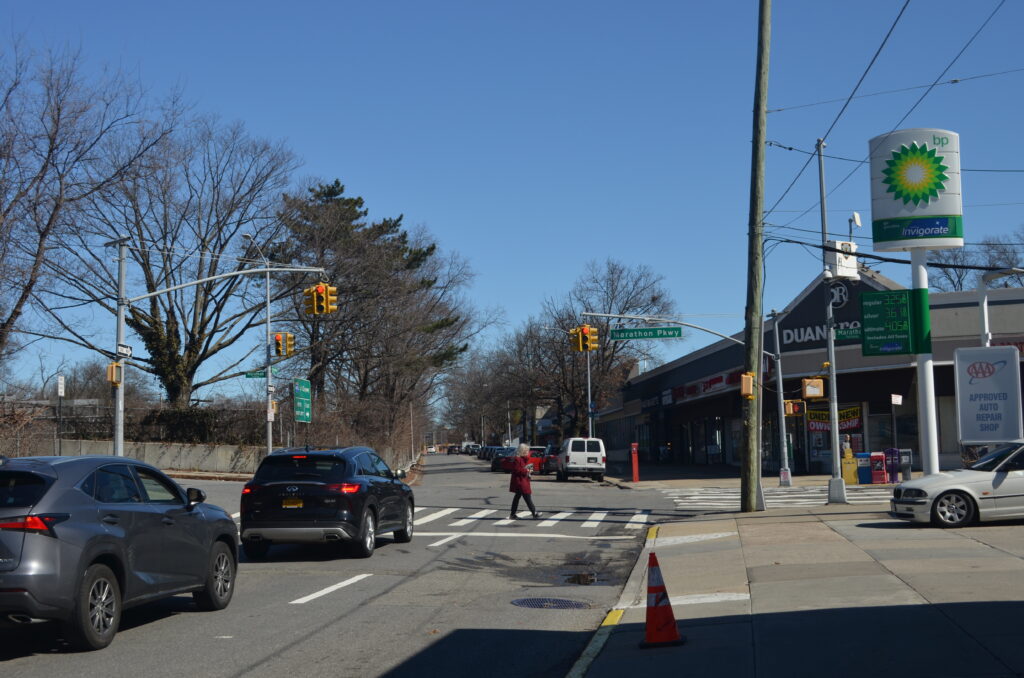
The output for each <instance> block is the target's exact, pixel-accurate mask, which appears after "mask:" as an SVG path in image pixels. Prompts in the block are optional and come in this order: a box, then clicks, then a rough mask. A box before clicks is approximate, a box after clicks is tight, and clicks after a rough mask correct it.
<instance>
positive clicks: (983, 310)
mask: <svg viewBox="0 0 1024 678" xmlns="http://www.w3.org/2000/svg"><path fill="white" fill-rule="evenodd" d="M1019 273H1024V268H1004V269H1001V270H998V271H989V272H988V273H986V274H985V275H983V276H981V277H980V278H978V295H979V299H978V311H979V312H980V314H981V345H982V346H989V345H991V344H992V333H991V332H989V331H988V284H989V283H990V282H992V281H993V280H996V279H998V278H1005V277H1006V276H1008V275H1017V274H1019Z"/></svg>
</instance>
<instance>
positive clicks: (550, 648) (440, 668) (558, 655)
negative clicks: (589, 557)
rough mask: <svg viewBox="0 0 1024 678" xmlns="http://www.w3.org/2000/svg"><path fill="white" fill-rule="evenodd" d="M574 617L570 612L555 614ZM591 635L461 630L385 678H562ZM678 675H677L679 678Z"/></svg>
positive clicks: (554, 613)
mask: <svg viewBox="0 0 1024 678" xmlns="http://www.w3.org/2000/svg"><path fill="white" fill-rule="evenodd" d="M551 614H552V615H571V614H573V613H572V611H571V610H551ZM590 636H591V633H590V632H572V631H532V630H510V629H460V630H456V631H452V632H451V633H448V634H447V635H445V636H442V637H440V638H438V639H437V640H436V641H435V642H434V643H433V644H432V645H431V646H430V647H428V648H427V649H425V650H423V651H422V652H419V653H417V654H415V655H413V656H412V657H410V658H409V659H407V660H406V661H405V662H403V663H402V664H400V665H398V666H396V667H395V668H394V669H392V670H390V671H388V672H386V673H383V674H380V675H381V676H382V677H383V678H424V676H444V677H445V678H480V677H481V676H486V677H487V678H506V677H507V678H549V677H550V678H556V677H557V678H563V676H565V674H567V673H568V672H569V670H570V669H571V668H572V666H573V663H575V661H576V657H578V656H579V655H580V654H581V653H582V652H583V649H584V647H586V644H587V643H588V642H589V641H590ZM677 675H678V674H677Z"/></svg>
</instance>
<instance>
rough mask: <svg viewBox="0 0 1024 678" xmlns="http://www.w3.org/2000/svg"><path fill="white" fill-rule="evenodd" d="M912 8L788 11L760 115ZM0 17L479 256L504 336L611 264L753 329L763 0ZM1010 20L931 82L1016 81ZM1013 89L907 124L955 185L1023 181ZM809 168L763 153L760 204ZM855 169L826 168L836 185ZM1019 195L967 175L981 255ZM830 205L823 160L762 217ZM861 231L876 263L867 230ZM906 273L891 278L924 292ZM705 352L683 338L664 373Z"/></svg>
mask: <svg viewBox="0 0 1024 678" xmlns="http://www.w3.org/2000/svg"><path fill="white" fill-rule="evenodd" d="M998 4H999V3H998V1H997V0H977V1H975V2H970V3H966V2H962V1H951V0H950V1H947V0H928V1H927V2H926V1H925V0H914V1H912V2H911V3H910V6H909V8H908V9H907V11H906V13H905V14H904V16H903V18H902V19H901V21H900V23H899V24H898V26H897V27H896V29H895V31H894V33H893V35H892V37H891V39H890V41H889V43H888V45H887V46H886V48H885V49H884V50H883V51H882V53H881V55H880V56H879V58H878V60H877V62H876V63H875V65H874V66H873V67H872V69H871V71H870V72H869V73H868V75H867V77H866V78H865V80H864V83H863V84H862V85H861V88H860V91H859V93H860V94H870V93H875V92H880V91H885V90H893V89H903V88H909V87H913V86H917V85H927V84H930V83H931V82H932V81H934V80H935V79H936V78H939V76H940V74H941V73H942V71H943V69H944V68H946V66H947V65H948V64H949V63H950V61H951V60H953V59H954V57H955V56H956V55H957V53H958V52H959V51H960V50H961V48H962V47H963V46H964V44H965V43H966V42H967V40H968V39H969V38H970V37H971V35H972V34H973V33H974V32H975V30H976V29H977V28H978V27H979V26H981V24H982V22H983V21H984V20H985V18H986V17H987V16H988V15H989V14H990V13H991V12H992V10H993V9H994V8H995V7H996V6H997V5H998ZM901 5H902V3H900V2H892V1H882V0H862V1H861V2H857V3H843V2H821V1H820V0H777V1H776V2H775V3H774V7H773V20H772V54H771V63H770V66H771V69H770V82H769V107H770V108H784V107H790V106H797V105H801V104H808V103H814V102H819V101H823V100H829V99H843V98H845V97H846V96H847V95H848V94H849V93H850V91H851V90H852V88H853V86H854V85H855V83H856V82H857V80H858V78H860V76H861V74H862V73H863V72H864V70H865V68H866V67H867V65H868V63H869V61H870V60H871V57H872V55H873V54H874V53H875V51H876V49H877V48H878V46H879V45H880V44H881V41H882V39H883V37H884V36H885V34H886V32H887V31H888V30H889V27H890V25H891V24H892V22H893V20H894V19H895V18H896V15H897V13H898V11H899V9H900V7H901ZM0 24H2V25H4V28H5V30H7V32H8V33H9V34H10V35H12V36H14V35H22V36H23V37H24V38H25V39H26V41H27V42H28V44H29V45H30V46H31V47H33V48H36V49H44V48H46V47H48V46H61V45H64V44H67V43H70V44H71V45H76V46H80V47H81V50H82V53H83V55H84V56H85V58H86V60H87V63H88V65H89V66H90V67H91V68H97V69H98V68H100V67H102V66H103V65H104V64H113V65H116V66H120V67H122V68H124V69H127V70H129V71H131V72H135V73H137V74H138V76H139V78H140V79H141V81H142V82H143V83H144V84H145V85H147V86H148V87H149V88H150V90H151V91H152V92H153V93H154V94H157V95H159V94H160V93H163V92H166V91H167V90H168V89H169V88H171V87H173V86H175V85H180V86H182V87H183V89H184V92H185V96H186V99H187V100H189V101H190V102H192V103H193V104H194V107H195V110H196V111H199V112H209V113H216V114H218V115H220V116H222V117H223V118H225V119H227V120H236V119H237V120H241V121H243V122H244V123H245V124H246V126H247V128H248V129H249V130H250V131H251V132H252V133H253V134H255V135H258V136H264V137H268V138H272V139H283V140H285V141H286V142H287V144H288V146H289V147H290V148H291V149H292V150H293V151H294V152H295V153H296V154H297V155H298V156H299V157H300V158H301V159H302V160H303V162H304V165H303V168H302V170H301V171H300V173H299V175H298V176H299V177H302V176H314V177H321V178H324V179H328V180H332V179H334V178H339V179H340V180H341V181H342V182H343V183H344V184H345V185H346V187H347V190H348V192H349V193H350V194H356V195H361V196H363V197H364V198H365V200H366V204H367V206H368V208H369V209H370V213H371V214H370V216H371V218H379V217H384V216H392V215H396V214H399V213H401V214H404V215H405V219H406V223H407V224H408V225H410V226H412V225H423V226H425V227H426V228H427V229H429V231H430V232H431V233H432V234H433V235H434V236H435V237H436V238H437V239H438V240H439V242H440V244H441V246H442V247H443V248H444V249H446V250H450V251H456V252H458V253H460V254H461V255H462V256H464V257H465V258H466V259H468V260H469V262H470V263H471V265H472V267H473V269H474V270H475V271H476V279H475V281H474V283H473V286H472V288H471V289H470V291H469V296H470V298H471V300H472V301H473V303H474V304H476V305H477V306H478V307H481V308H488V307H496V306H498V307H501V308H502V309H503V310H504V313H503V317H504V318H505V320H506V322H507V326H506V327H507V328H513V327H518V326H520V325H521V324H522V323H523V322H524V321H525V320H526V318H527V317H528V316H530V315H536V314H538V313H539V311H540V308H541V303H542V301H543V300H544V299H545V298H546V297H557V296H559V295H562V294H564V293H565V292H566V291H567V290H568V289H569V288H570V287H571V285H572V284H573V282H574V280H575V279H576V278H577V277H578V276H579V275H580V274H581V273H582V272H583V268H584V264H585V262H587V261H588V260H603V259H604V258H606V257H614V258H616V259H619V260H621V261H623V262H626V263H628V264H640V263H643V264H647V265H648V266H650V267H651V268H652V269H654V270H655V271H656V272H658V273H660V274H662V275H663V276H664V277H665V286H666V288H667V289H668V290H669V291H670V292H671V294H672V295H673V296H674V298H675V300H676V302H677V304H678V307H679V310H680V312H682V313H683V314H686V315H688V316H689V318H688V320H689V321H691V322H695V323H697V324H702V325H706V326H708V327H710V328H712V329H715V330H717V331H720V332H735V331H738V330H740V329H741V328H742V323H743V320H742V316H743V311H744V304H745V294H746V293H745V289H746V232H747V221H748V205H749V185H750V139H751V108H752V102H753V87H754V67H755V51H756V30H757V2H756V0H743V1H739V0H722V1H721V2H701V3H698V2H683V1H679V0H675V1H657V2H655V1H652V2H604V1H601V0H588V1H586V2H583V1H577V0H568V1H564V2H539V1H520V2H514V3H513V2H505V3H497V2H479V1H470V0H464V1H461V2H456V1H446V0H438V1H435V2H411V1H392V2H387V3H380V2H374V3H353V2H306V1H301V0H300V1H298V2H291V3H282V2H280V1H275V2H266V1H263V0H253V1H250V2H245V3H242V2H208V1H207V2H195V1H191V0H182V1H180V2H175V3H151V2H137V1H136V2H120V1H118V2H115V1H106V2H101V3H83V2H70V1H60V0H52V1H50V2H10V1H4V2H0ZM1021 25H1024V3H1017V2H1007V3H1006V4H1005V5H1004V6H1003V7H1002V8H1001V9H1000V10H999V12H998V14H997V15H996V18H995V19H994V20H993V21H992V22H991V23H990V24H989V25H988V26H987V27H986V28H985V30H984V31H983V32H982V33H981V34H980V35H979V36H978V38H977V39H976V40H975V41H974V43H973V44H972V45H971V46H970V47H969V48H968V49H967V50H966V51H965V52H964V54H963V55H962V56H961V57H960V58H959V60H958V61H957V62H956V64H955V65H954V66H953V67H952V68H951V69H950V70H949V72H948V73H946V75H945V76H943V77H942V78H941V80H943V81H946V80H950V79H952V78H961V79H965V78H970V77H973V76H980V75H988V74H992V73H998V72H1002V71H1008V70H1012V69H1020V68H1024V56H1021V51H1020V49H1019V37H1018V33H1019V27H1020V26H1021ZM923 92H924V90H922V89H913V90H909V91H904V92H901V93H897V94H887V95H882V96H874V97H867V98H863V99H857V100H854V101H853V102H852V103H851V105H850V106H849V108H848V109H847V111H846V112H845V114H844V116H843V117H842V118H841V119H840V121H839V122H838V124H837V125H836V126H835V129H834V130H833V132H832V133H831V135H830V136H829V140H828V148H827V150H826V152H827V153H829V154H834V155H837V156H842V157H846V158H863V157H865V155H866V153H867V140H868V139H869V138H871V137H873V136H876V135H878V134H882V133H885V132H887V131H889V130H890V129H892V128H893V126H894V125H896V124H897V122H898V121H899V120H900V118H902V117H903V116H904V114H905V113H906V112H907V111H908V110H909V109H910V107H911V106H912V105H913V104H914V102H915V101H916V100H917V99H918V98H919V97H920V96H921V94H922V93H923ZM1021 92H1024V71H1020V72H1013V73H1007V74H1003V75H996V76H992V77H984V78H977V79H972V80H967V81H965V82H961V83H959V84H955V85H941V86H938V87H936V88H935V89H933V90H932V91H931V92H930V93H929V94H928V96H927V97H926V98H925V99H924V100H923V101H922V102H921V104H920V105H919V106H918V107H917V108H916V110H915V111H914V112H913V113H912V114H911V115H910V116H909V117H908V118H907V119H906V120H905V121H904V122H903V123H902V124H901V125H900V127H902V128H907V127H939V128H945V129H950V130H953V131H956V132H958V133H959V134H960V141H961V153H962V155H961V157H962V164H963V167H964V168H967V169H1024V160H1022V159H1021V154H1020V152H1019V150H1018V149H1019V146H1020V144H1019V142H1017V141H1016V140H1015V137H1016V136H1017V133H1016V131H1019V129H1020V126H1019V119H1020V111H1021V110H1022V106H1021V103H1022V102H1021V98H1022V97H1021ZM841 105H842V104H841V102H840V103H831V104H827V105H820V106H811V107H805V108H799V109H795V110H786V111H781V112H777V113H772V114H771V115H769V116H768V139H770V140H773V141H776V142H778V143H780V144H782V145H785V146H792V147H795V148H800V149H804V150H812V149H813V147H814V142H815V139H816V138H817V137H819V136H821V135H822V134H823V133H824V132H825V131H826V130H827V129H828V127H829V125H830V124H831V122H832V120H833V118H834V117H835V115H836V113H837V112H838V111H839V109H840V107H841ZM1007 139H1009V140H1010V141H1009V142H1008V141H1007ZM805 160H806V156H805V155H803V154H801V153H799V152H795V151H786V150H781V149H779V148H775V147H770V148H769V149H768V152H767V169H766V172H767V173H766V188H765V196H766V207H768V206H771V205H772V204H774V203H775V201H776V199H777V198H778V197H779V196H780V195H781V194H782V192H783V191H784V190H785V189H786V187H787V186H788V185H789V183H790V182H791V181H792V180H793V179H794V177H795V176H796V173H797V171H798V170H799V168H800V167H801V165H803V163H804V161H805ZM852 167H853V165H852V164H851V163H848V162H843V161H838V160H830V161H828V163H827V165H826V179H827V181H826V183H827V185H828V187H829V188H830V189H832V187H834V186H836V184H838V183H839V181H840V180H841V179H842V178H843V177H845V176H846V174H847V173H848V172H849V171H850V169H852ZM1022 179H1024V175H1022V174H1020V173H979V172H974V173H965V174H964V176H963V194H964V204H965V209H964V231H965V239H966V241H967V242H971V243H976V242H979V241H980V240H981V238H982V237H984V236H989V235H999V234H1009V233H1010V232H1012V231H1013V230H1014V229H1016V228H1017V227H1019V226H1020V225H1021V224H1024V202H1021V200H1022V199H1021V198H1020V197H1019V196H1020V190H1019V189H1020V183H1021V181H1022ZM817 190H818V189H817V172H816V166H815V164H814V163H812V164H811V166H810V167H809V168H808V170H807V171H806V172H805V173H804V174H803V175H802V176H801V178H800V179H799V180H798V181H797V182H796V184H795V185H794V187H793V188H792V190H791V191H790V192H789V193H788V195H787V196H786V198H785V200H783V201H782V203H781V204H779V206H778V211H777V212H775V213H773V214H771V215H770V216H769V217H768V218H767V221H768V222H769V223H772V224H787V225H788V226H789V227H790V228H798V229H808V232H802V231H797V230H780V231H776V232H777V233H778V234H780V235H784V236H785V237H793V238H797V239H805V240H807V241H810V242H820V228H821V224H820V221H819V218H818V211H817V209H816V208H815V209H810V211H809V212H808V213H807V214H806V215H804V216H802V217H800V216H799V215H800V213H801V212H802V211H804V210H807V209H808V208H811V207H812V206H814V205H815V203H816V202H817ZM828 207H829V210H830V212H829V219H830V231H833V232H834V233H836V234H842V235H844V236H845V233H846V231H847V217H848V216H849V213H850V212H851V211H852V210H858V211H860V212H861V214H862V215H863V218H864V222H865V224H869V223H870V217H869V215H870V194H869V183H868V172H867V168H866V167H862V168H861V169H860V170H859V171H858V172H857V173H855V174H854V175H853V176H852V177H850V179H849V180H848V181H846V182H845V183H844V184H843V185H842V186H841V187H839V188H838V189H837V190H835V191H834V192H833V193H832V194H831V195H830V196H829V198H828ZM798 217H799V218H798ZM858 235H859V236H862V237H863V238H864V239H863V240H861V243H862V244H861V247H862V248H863V249H866V250H868V251H870V237H869V236H870V231H869V228H866V229H864V230H863V231H861V232H860V233H859V234H858ZM908 269H909V267H898V266H887V267H885V268H883V269H882V270H883V272H884V273H885V274H886V275H889V276H890V277H892V278H893V279H895V280H896V281H897V282H901V283H904V284H909V280H910V274H909V270H908ZM819 270H820V253H818V252H817V250H814V251H812V252H808V251H806V250H805V249H804V248H802V247H799V246H796V245H788V244H782V245H779V246H778V247H776V248H774V249H773V250H772V251H771V254H770V256H769V257H768V260H767V276H766V290H765V309H766V310H767V309H771V308H781V307H782V306H784V305H785V304H786V303H787V302H788V301H789V300H790V299H792V298H793V297H794V296H795V295H796V294H797V293H798V292H799V291H800V290H801V289H802V288H803V287H804V286H805V285H806V284H807V283H808V282H809V281H810V280H811V279H812V278H813V276H815V275H816V274H817V273H818V271H819ZM714 339H715V338H714V337H712V336H711V335H700V334H692V335H690V338H689V339H687V340H686V341H685V342H682V343H676V344H673V345H671V346H669V347H668V348H667V352H666V355H665V357H666V358H668V359H671V358H674V357H676V356H678V355H680V354H682V353H685V352H688V351H691V350H694V349H695V348H698V347H700V346H702V345H704V344H706V343H709V342H710V341H712V340H714ZM253 340H254V342H256V341H258V337H255V336H254V338H253ZM486 340H487V341H488V342H493V341H496V340H498V337H497V331H492V332H491V333H489V334H488V335H487V337H486ZM42 350H53V349H42Z"/></svg>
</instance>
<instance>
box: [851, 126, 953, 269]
mask: <svg viewBox="0 0 1024 678" xmlns="http://www.w3.org/2000/svg"><path fill="white" fill-rule="evenodd" d="M868 148H869V150H870V153H871V156H870V157H871V234H872V239H873V241H874V248H875V250H876V251H880V252H893V251H899V250H909V249H913V248H916V247H923V248H927V249H933V250H934V249H944V248H949V247H963V246H964V223H963V200H962V199H961V196H960V135H959V134H957V133H956V132H950V131H949V130H944V129H932V128H920V129H904V130H898V131H895V132H890V133H889V134H883V135H881V136H877V137H875V138H874V139H872V140H871V141H869V142H868Z"/></svg>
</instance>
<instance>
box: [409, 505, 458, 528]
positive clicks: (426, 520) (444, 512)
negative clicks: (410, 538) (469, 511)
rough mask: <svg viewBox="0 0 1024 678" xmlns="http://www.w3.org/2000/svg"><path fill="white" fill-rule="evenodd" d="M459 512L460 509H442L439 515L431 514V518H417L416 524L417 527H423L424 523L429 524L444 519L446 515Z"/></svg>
mask: <svg viewBox="0 0 1024 678" xmlns="http://www.w3.org/2000/svg"><path fill="white" fill-rule="evenodd" d="M458 510H459V509H457V508H446V509H441V510H440V511H438V512H437V513H431V514H430V515H429V516H424V517H422V518H416V519H415V524H416V525H422V524H423V523H429V522H430V521H431V520H437V519H438V518H444V517H445V516H446V515H448V514H450V513H455V512H456V511H458Z"/></svg>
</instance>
